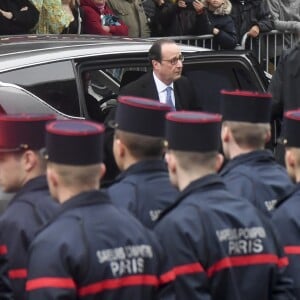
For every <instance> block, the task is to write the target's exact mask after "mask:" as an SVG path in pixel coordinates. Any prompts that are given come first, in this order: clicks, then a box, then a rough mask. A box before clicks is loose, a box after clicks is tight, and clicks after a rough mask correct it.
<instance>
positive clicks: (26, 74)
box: [0, 61, 80, 116]
mask: <svg viewBox="0 0 300 300" xmlns="http://www.w3.org/2000/svg"><path fill="white" fill-rule="evenodd" d="M0 80H1V81H3V82H10V83H15V84H17V85H19V86H21V87H23V88H25V89H26V90H28V91H30V92H31V93H33V94H35V95H36V96H38V97H40V98H41V99H42V100H44V101H45V102H47V103H48V104H49V105H51V106H53V107H54V108H56V109H57V110H59V111H60V112H62V113H64V114H67V115H72V116H80V109H79V98H78V93H77V87H76V81H75V75H74V71H73V67H72V64H71V62H69V61H65V62H55V63H49V64H43V65H38V66H31V67H27V68H23V69H18V70H14V71H8V72H4V73H1V74H0Z"/></svg>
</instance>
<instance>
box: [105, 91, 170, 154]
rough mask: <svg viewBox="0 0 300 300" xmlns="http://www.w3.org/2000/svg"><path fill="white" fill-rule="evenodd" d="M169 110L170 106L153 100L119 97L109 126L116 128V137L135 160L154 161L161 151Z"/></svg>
mask: <svg viewBox="0 0 300 300" xmlns="http://www.w3.org/2000/svg"><path fill="white" fill-rule="evenodd" d="M170 110H171V107H170V106H168V105H166V104H162V103H160V102H159V101H156V100H151V99H145V98H137V97H131V96H122V97H119V98H118V105H117V109H116V117H115V120H114V123H113V124H111V125H112V126H113V127H114V128H115V129H116V132H115V137H116V138H118V139H120V140H122V142H123V143H124V144H125V145H126V146H127V148H128V149H129V151H130V152H131V154H132V155H133V156H134V157H136V158H138V159H141V158H147V157H148V158H151V157H156V158H157V157H158V156H161V155H162V152H163V149H164V143H163V138H164V132H165V115H166V113H167V112H169V111H170Z"/></svg>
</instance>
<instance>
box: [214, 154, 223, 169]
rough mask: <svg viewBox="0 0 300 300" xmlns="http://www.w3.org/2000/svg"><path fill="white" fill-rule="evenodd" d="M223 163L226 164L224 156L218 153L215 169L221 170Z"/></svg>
mask: <svg viewBox="0 0 300 300" xmlns="http://www.w3.org/2000/svg"><path fill="white" fill-rule="evenodd" d="M223 164H224V156H223V155H222V154H221V153H218V154H217V156H216V164H215V171H216V172H219V170H220V169H221V168H222V166H223Z"/></svg>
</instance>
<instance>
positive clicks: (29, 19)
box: [0, 0, 39, 35]
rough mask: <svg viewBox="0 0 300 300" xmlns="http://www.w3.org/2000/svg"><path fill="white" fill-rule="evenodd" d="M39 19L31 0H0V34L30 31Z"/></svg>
mask: <svg viewBox="0 0 300 300" xmlns="http://www.w3.org/2000/svg"><path fill="white" fill-rule="evenodd" d="M38 19H39V11H38V10H37V9H36V7H35V6H34V5H33V4H32V3H31V1H30V0H0V35H8V34H25V33H30V32H31V31H32V29H33V28H34V26H35V25H36V23H37V22H38Z"/></svg>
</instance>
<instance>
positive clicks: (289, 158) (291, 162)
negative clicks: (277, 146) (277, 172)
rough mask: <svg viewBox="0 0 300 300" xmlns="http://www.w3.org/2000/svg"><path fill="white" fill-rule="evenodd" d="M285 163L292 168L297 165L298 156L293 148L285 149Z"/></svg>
mask: <svg viewBox="0 0 300 300" xmlns="http://www.w3.org/2000/svg"><path fill="white" fill-rule="evenodd" d="M285 163H286V165H287V166H289V167H290V168H292V169H294V168H295V166H296V157H295V155H294V152H293V151H292V150H291V149H285Z"/></svg>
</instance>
